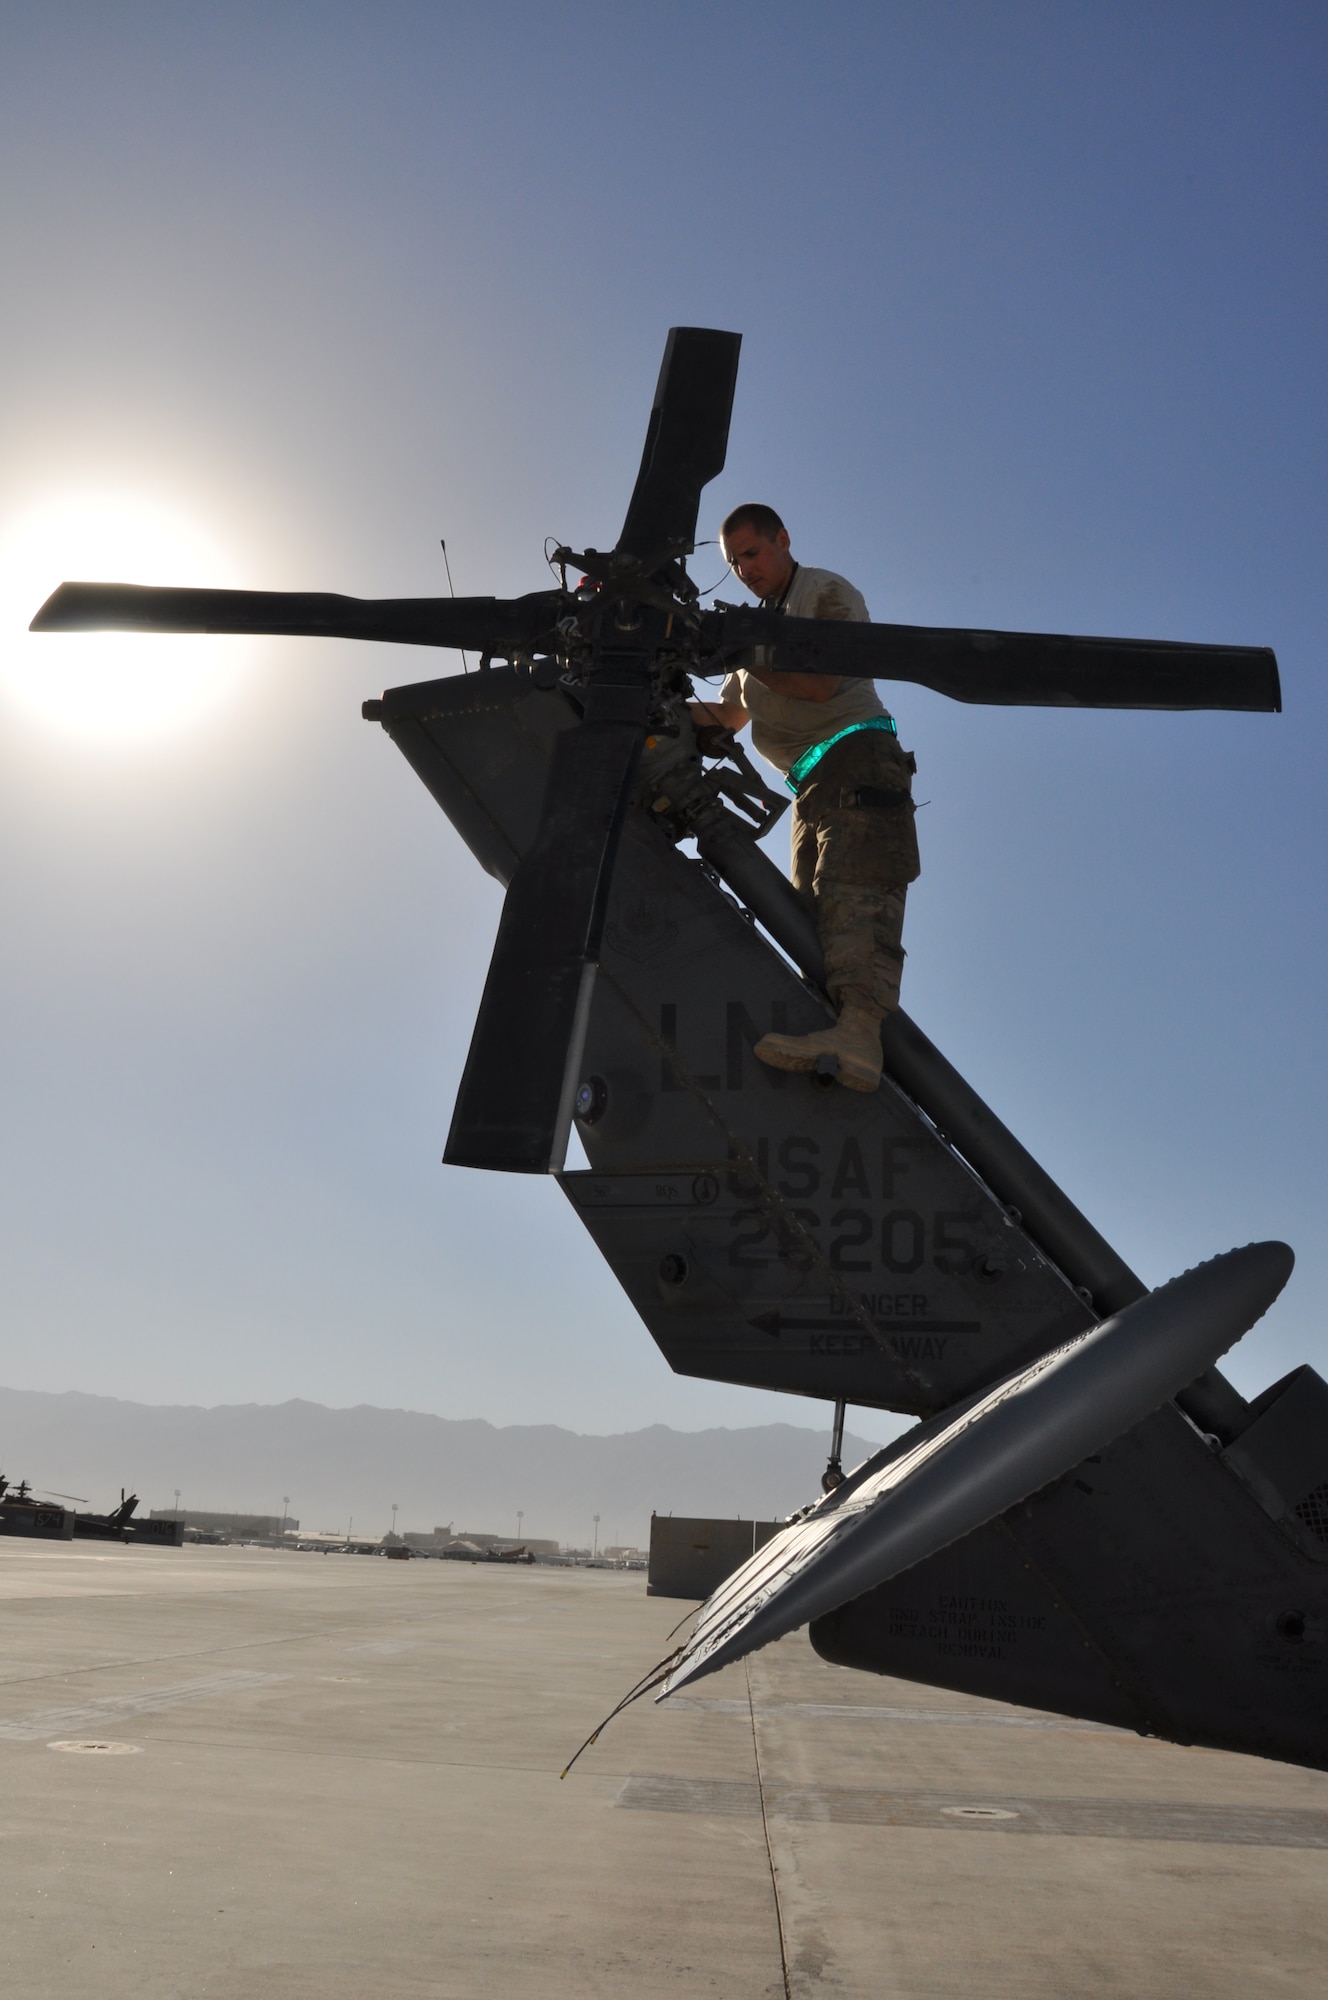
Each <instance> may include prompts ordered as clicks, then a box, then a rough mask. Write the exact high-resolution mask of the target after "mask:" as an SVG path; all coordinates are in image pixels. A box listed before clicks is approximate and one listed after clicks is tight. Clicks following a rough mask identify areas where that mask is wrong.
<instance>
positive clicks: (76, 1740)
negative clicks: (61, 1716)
mask: <svg viewBox="0 0 1328 2000" xmlns="http://www.w3.org/2000/svg"><path fill="white" fill-rule="evenodd" d="M46 1748H47V1749H48V1750H77V1751H80V1752H81V1753H82V1754H83V1755H84V1756H86V1757H136V1756H137V1755H138V1753H139V1751H140V1750H141V1749H142V1748H143V1745H142V1744H141V1743H105V1742H103V1741H102V1740H101V1739H100V1738H99V1737H95V1736H75V1737H71V1738H70V1739H69V1740H68V1741H67V1742H64V1743H48V1744H47V1746H46Z"/></svg>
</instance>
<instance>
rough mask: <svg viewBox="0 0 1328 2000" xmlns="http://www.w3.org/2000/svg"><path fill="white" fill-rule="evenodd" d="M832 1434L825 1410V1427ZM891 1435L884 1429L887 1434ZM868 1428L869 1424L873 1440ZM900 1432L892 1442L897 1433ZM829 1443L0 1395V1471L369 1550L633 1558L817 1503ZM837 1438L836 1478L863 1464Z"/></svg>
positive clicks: (412, 1414) (748, 1432) (307, 1407)
mask: <svg viewBox="0 0 1328 2000" xmlns="http://www.w3.org/2000/svg"><path fill="white" fill-rule="evenodd" d="M826 1415H827V1419H828V1416H829V1411H828V1410H827V1412H826ZM892 1421H893V1420H892V1419H890V1418H888V1417H881V1418H880V1419H879V1422H880V1425H881V1428H882V1430H883V1431H884V1430H886V1429H887V1427H889V1426H890V1425H891V1424H892ZM873 1427H875V1426H873ZM898 1428H900V1429H902V1428H903V1424H902V1422H901V1423H900V1424H899V1426H898ZM828 1441H829V1427H828V1422H827V1425H826V1427H825V1428H822V1429H818V1430H813V1429H804V1428H801V1427H799V1426H797V1425H794V1424H759V1425H753V1426H751V1427H750V1428H746V1429H742V1430H708V1431H675V1430H670V1429H669V1428H668V1427H667V1426H666V1425H664V1424H652V1425H651V1426H650V1427H649V1429H647V1430H640V1431H626V1432H622V1433H619V1434H617V1435H615V1436H610V1437H582V1436H580V1435H578V1433H577V1432H575V1431H567V1430H561V1429H559V1428H558V1427H557V1426H556V1425H553V1424H512V1425H505V1426H502V1427H497V1426H495V1425H493V1424H487V1423H483V1422H479V1421H475V1420H470V1421H453V1420H451V1419H449V1418H446V1417H434V1416H427V1415H425V1414H423V1413H421V1412H419V1411H416V1410H380V1409H376V1408H374V1407H373V1406H372V1405H370V1404H366V1403H361V1404H359V1405H357V1406H356V1407H355V1408H354V1409H350V1410H331V1409H327V1408H325V1407H324V1405H323V1404H321V1403H306V1402H303V1401H295V1402H289V1403H275V1404H263V1403H239V1404H230V1405H224V1406H222V1407H221V1408H218V1409H197V1408H191V1407H188V1406H179V1407H176V1406H171V1405H166V1406H162V1407H156V1406H154V1405H150V1404H146V1403H126V1402H121V1401H119V1400H118V1399H117V1398H116V1397H113V1396H84V1395H79V1394H77V1393H75V1392H70V1393H67V1394H64V1395H48V1394H44V1393H42V1392H40V1391H37V1390H26V1389H0V1471H2V1472H4V1473H5V1474H7V1475H8V1477H9V1478H11V1479H14V1480H17V1479H20V1478H23V1479H29V1480H31V1482H32V1484H33V1486H34V1487H37V1488H45V1489H47V1490H56V1491H59V1492H64V1493H74V1494H80V1495H83V1496H84V1497H85V1498H87V1499H88V1500H89V1501H90V1502H91V1503H92V1505H93V1506H94V1507H98V1508H102V1507H106V1506H107V1505H109V1504H110V1503H111V1502H112V1501H113V1500H115V1499H118V1497H119V1492H120V1488H121V1486H125V1487H127V1488H128V1489H130V1490H131V1491H135V1492H137V1493H138V1494H139V1496H140V1500H141V1511H142V1512H144V1513H146V1512H147V1510H148V1509H149V1508H150V1507H170V1506H172V1505H173V1504H174V1498H175V1489H176V1488H177V1487H178V1488H179V1491H180V1506H181V1507H182V1508H185V1509H190V1508H194V1509H205V1508H206V1509H216V1510H225V1511H227V1512H235V1513H261V1514H277V1515H280V1514H281V1513H282V1511H283V1500H284V1497H285V1496H286V1495H287V1494H289V1496H290V1508H289V1511H290V1513H291V1514H292V1515H293V1516H294V1517H295V1518H296V1519H298V1520H299V1521H300V1523H301V1525H302V1526H303V1527H305V1528H307V1529H320V1528H330V1529H333V1530H335V1531H337V1532H341V1531H343V1530H344V1529H345V1528H346V1527H347V1526H348V1525H349V1523H350V1522H351V1520H352V1519H353V1521H354V1524H355V1529H356V1532H358V1533H366V1534H381V1533H382V1532H383V1531H384V1530H385V1529H387V1528H389V1527H390V1526H391V1524H392V1503H393V1502H394V1501H395V1502H396V1503H397V1505H398V1513H397V1526H398V1528H399V1529H422V1530H424V1531H426V1532H427V1531H428V1530H429V1529H431V1528H434V1527H436V1526H442V1525H444V1524H446V1523H448V1522H450V1523H451V1524H452V1526H453V1527H454V1528H455V1529H456V1531H457V1532H462V1531H464V1530H465V1529H473V1530H476V1531H479V1532H489V1533H493V1534H511V1535H515V1534H516V1532H517V1510H518V1508H519V1509H520V1510H521V1513H522V1533H523V1534H526V1535H530V1536H532V1537H534V1536H539V1537H545V1536H550V1537H553V1538H554V1539H556V1540H558V1541H560V1542H564V1543H575V1544H582V1543H585V1544H587V1545H588V1544H589V1543H590V1541H591V1539H592V1536H593V1534H594V1532H595V1522H594V1517H595V1515H596V1514H598V1515H599V1540H600V1543H601V1545H603V1544H612V1543H617V1542H623V1543H636V1544H639V1545H644V1544H645V1542H646V1540H647V1538H648V1536H649V1532H650V1515H651V1512H652V1510H654V1511H657V1512H659V1513H661V1514H668V1513H675V1514H705V1515H719V1516H727V1517H730V1518H732V1517H733V1516H741V1517H742V1518H743V1519H745V1520H751V1519H761V1520H769V1519H772V1518H775V1517H778V1516H779V1515H782V1514H788V1513H791V1512H792V1510H793V1509H794V1508H795V1507H800V1506H802V1505H803V1504H804V1502H806V1501H807V1500H810V1499H811V1498H813V1496H814V1495H815V1494H816V1492H817V1491H818V1490H819V1482H820V1476H821V1472H822V1470H823V1468H824V1465H825V1456H826V1450H827V1446H828ZM876 1449H877V1447H876V1446H875V1445H872V1444H868V1443H867V1442H865V1441H864V1440H863V1439H861V1438H856V1437H846V1438H845V1440H844V1463H845V1465H846V1466H852V1465H855V1464H857V1463H858V1462H859V1461H860V1460H861V1459H863V1458H865V1457H867V1455H868V1454H869V1453H870V1452H872V1451H874V1450H876Z"/></svg>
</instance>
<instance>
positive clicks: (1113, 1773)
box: [0, 1542, 1328, 2000]
mask: <svg viewBox="0 0 1328 2000" xmlns="http://www.w3.org/2000/svg"><path fill="white" fill-rule="evenodd" d="M683 1609H684V1607H683V1606H682V1605H680V1604H678V1603H677V1602H676V1601H673V1600H668V1599H660V1598H647V1597H646V1595H645V1591H644V1578H643V1577H642V1576H641V1575H640V1574H637V1573H632V1574H626V1575H622V1574H617V1573H612V1572H604V1571H588V1570H553V1569H542V1568H534V1569H524V1568H522V1569H515V1568H512V1569H509V1568H505V1567H503V1568H500V1567H497V1566H474V1567H472V1566H470V1565H461V1564H443V1563H424V1562H412V1563H387V1562H382V1561H377V1560H373V1559H370V1558H365V1557H354V1556H331V1555H329V1556H323V1555H314V1554H309V1555H294V1554H287V1553H284V1552H282V1553H278V1552H269V1551H265V1550H257V1549H253V1550H247V1549H209V1548H186V1549H182V1550H154V1549H134V1548H129V1549H122V1548H118V1547H115V1546H103V1547H97V1546H95V1545H94V1546H93V1547H92V1548H88V1547H85V1546H80V1545H77V1544H74V1545H65V1544H45V1545H43V1544H33V1543H22V1544H19V1543H13V1542H8V1543H0V1633H2V1634H3V1638H2V1640H0V1767H2V1768H3V1773H4V1806H3V1812H2V1813H0V1939H2V1940H3V1964H4V1967H5V1973H6V1985H7V1986H8V1987H9V1988H11V1989H12V1990H14V1991H22V1992H23V1993H24V1994H25V1995H26V1996H31V2000H47V1996H50V1997H51V2000H55V1996H59V2000H94V1996H95V2000H121V1996H124V2000H129V1996H133V2000H157V1996H161V2000H195V1996H198V2000H204V1996H206V2000H213V1996H216V2000H221V1996H225V2000H313V1997H314V1996H317V2000H361V1997H362V1996H363V1997H364V2000H367V1997H368V1996H374V2000H396V1996H402V2000H416V1996H426V1995H427V1996H429V2000H453V1996H456V2000H487V1996H490V1995H493V1996H504V2000H505V1997H506V1996H509V1995H518V1994H520V1995H523V1996H524V1995H538V1996H540V2000H545V1996H547V2000H562V1996H564V1995H566V1996H572V1995H576V1996H585V1995H593V1996H598V1995H631V1996H632V2000H654V1997H655V1996H665V1995H667V1996H670V2000H681V1996H687V2000H692V1996H699V1995H718V1996H723V2000H767V1996H769V2000H778V1996H780V1995H783V1994H785V1993H786V1992H787V1993H791V1994H793V1995H796V1996H799V2000H801V1996H804V1995H826V1996H836V2000H837V1997H838V1996H844V2000H858V1996H862V2000H867V1996H870V1997H871V2000H893V1996H899V2000H941V1996H944V2000H952V1996H953V2000H958V1996H960V1995H964V1996H969V1995H972V1994H980V1995H983V1996H1001V2000H1003V1996H1006V1995H1009V1996H1011V2000H1013V1996H1016V1995H1017V1996H1019V2000H1041V1996H1056V2000H1064V1996H1078V1995H1081V1994H1082V1995H1085V1996H1088V1995H1092V1996H1098V1995H1101V1994H1105V1993H1121V1994H1128V1995H1129V1996H1130V2000H1154V1996H1156V2000H1164V1996H1165V2000H1178V1996H1186V1995H1189V1994H1195V1995H1198V1994H1203V1995H1205V1996H1212V2000H1225V1996H1227V1995H1231V1996H1235V1995H1237V1994H1239V1995H1240V1996H1241V2000H1249V1996H1262V1995H1281V1994H1286V1995H1292V1994H1294V1995H1296V1996H1297V2000H1305V1996H1318V1995H1324V1996H1328V1970H1326V1969H1325V1968H1328V1776H1325V1775H1323V1774H1319V1773H1313V1772H1302V1771H1296V1770H1291V1769H1288V1768H1287V1767H1285V1766H1280V1765H1270V1764H1263V1763H1260V1762H1258V1761H1257V1760H1254V1759H1249V1758H1232V1757H1224V1756H1221V1755H1219V1754H1218V1753H1216V1752H1208V1751H1195V1750H1179V1749H1176V1748H1174V1747H1172V1746H1168V1745H1163V1744H1157V1743H1147V1742H1141V1741H1139V1740H1138V1739H1136V1738H1134V1737H1131V1736H1126V1735H1123V1734H1119V1733H1116V1732H1112V1731H1106V1730H1101V1729H1093V1728H1090V1727H1088V1726H1087V1725H1074V1724H1067V1723H1063V1722H1060V1721H1058V1720H1056V1719H1054V1718H1047V1717H1041V1716H1037V1715H1034V1714H1032V1713H1031V1712H1024V1711H1016V1710H1010V1709H1006V1708H999V1707H997V1706H996V1705H994V1704H984V1703H978V1702H973V1701H970V1700H968V1699H967V1698H965V1697H961V1696H952V1695H946V1694H941V1693H937V1692H935V1691H933V1690H931V1689H927V1688H919V1687H915V1686H912V1685H910V1684H906V1683H903V1682H897V1681H882V1680H877V1679H875V1678H874V1677H868V1676H863V1675H857V1674H853V1673H850V1672H848V1671H846V1670H844V1669H837V1668H830V1667H827V1666H825V1665H824V1664H823V1663H821V1662H820V1661H818V1660H817V1659H816V1658H815V1656H814V1655H813V1654H812V1653H811V1651H810V1648H809V1647H808V1645H807V1643H806V1640H805V1638H804V1637H803V1636H801V1635H798V1636H796V1637H794V1638H792V1639H789V1640H786V1641H784V1642H782V1643H781V1644H780V1645H779V1646H777V1647H774V1648H771V1649H769V1650H768V1651H767V1652H765V1653H763V1654H760V1655H758V1656H757V1657H756V1658H755V1659H754V1660H753V1661H752V1662H750V1665H749V1667H743V1666H739V1667H736V1668H732V1669H729V1670H728V1671H727V1672H726V1673H724V1674H722V1675H717V1676H715V1677H714V1678H713V1679H712V1680H710V1681H707V1682H704V1683H702V1684H700V1685H699V1686H698V1688H697V1689H695V1690H693V1691H691V1692H690V1693H689V1695H688V1696H684V1697H682V1698H680V1699H679V1700H677V1701H676V1702H674V1703H670V1704H665V1705H664V1706H663V1707H661V1708H655V1707H654V1706H653V1705H652V1704H650V1703H648V1702H647V1703H642V1704H638V1706H637V1707H636V1708H634V1709H632V1710H630V1711H629V1712H628V1713H627V1714H626V1715H624V1716H623V1717H621V1718H620V1719H619V1720H618V1721H617V1722H615V1723H614V1724H613V1726H612V1727H611V1728H610V1729H609V1730H608V1731H607V1732H606V1734H605V1736H604V1737H603V1739H602V1740H601V1742H600V1743H599V1744H598V1745H596V1746H595V1747H594V1748H593V1749H591V1750H590V1751H588V1752H587V1753H586V1756H585V1757H584V1758H583V1759H582V1761H581V1763H580V1764H578V1766H577V1768H576V1770H575V1771H574V1772H573V1773H572V1775H571V1776H570V1777H569V1778H568V1779H567V1781H566V1782H565V1783H561V1784H560V1783H559V1780H558V1772H559V1770H560V1769H561V1767H562V1765H563V1764H564V1763H565V1762H566V1760H567V1757H568V1756H569V1755H570V1753H571V1752H572V1750H573V1749H575V1747H576V1745H577V1744H578V1743H579V1742H580V1740H581V1738H582V1737H583V1736H584V1735H585V1734H586V1733H587V1732H588V1730H589V1729H590V1728H591V1727H593V1725H594V1724H595V1723H596V1722H597V1721H598V1720H599V1719H600V1718H601V1717H602V1716H603V1715H604V1714H606V1713H607V1711H608V1710H609V1709H610V1708H611V1707H612V1705H613V1703H614V1702H615V1701H616V1700H617V1699H618V1697H619V1696H620V1695H621V1694H622V1693H623V1692H624V1690H625V1689H626V1688H627V1687H628V1686H629V1685H630V1684H631V1683H632V1681H633V1680H635V1679H636V1678H637V1676H638V1675H639V1674H640V1673H641V1672H642V1671H644V1669H645V1668H646V1667H648V1666H649V1665H650V1664H651V1663H652V1662H653V1661H654V1660H656V1659H657V1658H659V1657H660V1656H661V1655H662V1654H663V1652H664V1651H665V1650H666V1645H667V1634H668V1631H669V1628H670V1627H671V1625H672V1624H673V1623H674V1622H675V1621H676V1619H677V1617H678V1615H679V1613H680V1612H681V1611H682V1610H683ZM52 1744H69V1745H72V1746H75V1747H71V1748H67V1749H53V1748H51V1747H50V1746H51V1745H52ZM87 1746H103V1747H87Z"/></svg>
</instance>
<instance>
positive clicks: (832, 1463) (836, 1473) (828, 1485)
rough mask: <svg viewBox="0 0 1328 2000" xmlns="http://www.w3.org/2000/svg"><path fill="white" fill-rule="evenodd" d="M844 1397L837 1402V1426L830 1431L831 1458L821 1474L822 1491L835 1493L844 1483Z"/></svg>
mask: <svg viewBox="0 0 1328 2000" xmlns="http://www.w3.org/2000/svg"><path fill="white" fill-rule="evenodd" d="M844 1408H845V1405H844V1398H843V1397H842V1396H840V1397H839V1398H838V1400H837V1401H836V1403H835V1427H834V1429H833V1431H832V1432H831V1433H830V1458H829V1462H828V1463H827V1465H826V1468H825V1471H824V1472H823V1473H822V1474H821V1491H822V1493H833V1492H834V1490H835V1488H836V1486H842V1485H843V1484H844V1468H843V1466H842V1464H841V1463H840V1458H841V1455H842V1453H843V1450H844Z"/></svg>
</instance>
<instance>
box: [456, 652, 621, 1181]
mask: <svg viewBox="0 0 1328 2000" xmlns="http://www.w3.org/2000/svg"><path fill="white" fill-rule="evenodd" d="M646 706H647V697H646V692H645V690H644V688H642V689H641V690H640V691H638V690H636V689H598V688H597V689H592V691H591V696H590V704H589V706H588V708H587V714H586V720H585V721H584V722H583V723H582V724H581V725H580V727H579V728H576V729H572V730H569V731H568V732H567V733H566V734H565V735H563V736H561V737H560V738H559V739H558V743H557V746H556V748H555V751H554V756H553V763H552V767H551V769H550V772H549V782H548V790H547V792H546V794H545V802H544V811H543V814H542V816H541V819H540V824H539V828H538V831H537V833H536V836H535V842H534V845H533V846H532V847H531V849H530V851H529V852H528V853H527V854H526V855H525V857H524V858H523V859H522V860H521V862H520V863H519V864H518V866H517V869H516V871H515V873H514V874H513V876H512V880H511V883H510V885H509V887H508V891H507V899H506V901H505V902H504V904H503V913H502V917H501V919H500V921H499V925H498V936H497V940H496V942H495V944H494V948H493V957H492V959H491V960H490V963H489V974H488V978H487V979H486V981H485V985H484V996H483V998H482V1000H481V1002H480V1010H479V1014H478V1016H477V1017H476V1021H475V1029H474V1033H473V1035H472V1036H471V1043H470V1053H469V1055H468V1056H467V1058H466V1067H465V1069H464V1071H463V1072H462V1077H461V1088H460V1090H459V1091H458V1093H457V1101H456V1109H455V1111H454V1112H453V1116H452V1128H451V1131H450V1132H449V1133H448V1138H447V1150H446V1151H445V1153H444V1154H443V1159H444V1161H445V1162H446V1163H447V1164H448V1165H449V1166H460V1167H488V1168H492V1169H494V1170H495V1171H498V1172H505V1173H526V1174H543V1173H551V1172H552V1173H556V1172H557V1170H558V1169H559V1168H560V1167H561V1165H562V1163H563V1158H564V1155H565V1153H566V1149H567V1135H568V1131H569V1129H570V1125H571V1118H572V1099H573V1095H574V1093H575V1090H576V1086H577V1083H578V1081H579V1065H580V1060H581V1050H582V1046H583V1044H584V1040H585V1028H586V1022H587V1019H588V1017H589V1011H590V1001H591V997H592V993H593V987H594V974H595V957H596V954H597V953H598V950H599V940H600V931H601V928H602V925H603V921H604V908H605V903H606V901H607V897H608V891H609V884H610V880H611V876H612V869H613V862H614V857H615V855H616V853H617V847H618V838H619V834H620V832H621V828H622V819H623V813H624V811H625V809H626V804H627V800H628V797H629V796H630V793H631V789H632V785H633V782H634V780H635V777H636V768H637V764H638V762H639V761H640V756H641V747H642V743H643V741H644V733H643V728H642V725H643V723H644V721H645V713H646ZM615 711H616V712H615Z"/></svg>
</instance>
